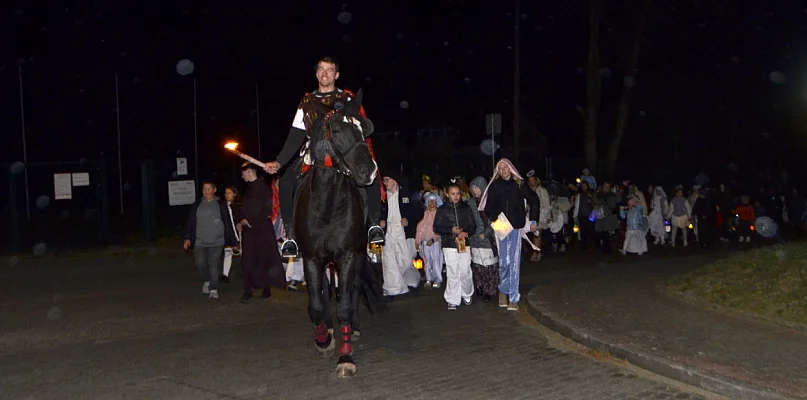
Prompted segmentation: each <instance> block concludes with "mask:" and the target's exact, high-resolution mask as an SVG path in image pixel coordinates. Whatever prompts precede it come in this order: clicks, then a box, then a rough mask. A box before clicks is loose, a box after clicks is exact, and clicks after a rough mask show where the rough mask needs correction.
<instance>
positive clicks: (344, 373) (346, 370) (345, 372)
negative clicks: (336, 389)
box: [336, 362, 356, 378]
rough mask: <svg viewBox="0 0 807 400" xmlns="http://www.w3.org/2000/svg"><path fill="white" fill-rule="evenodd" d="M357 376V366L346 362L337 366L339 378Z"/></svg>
mask: <svg viewBox="0 0 807 400" xmlns="http://www.w3.org/2000/svg"><path fill="white" fill-rule="evenodd" d="M353 376H356V364H353V363H352V362H344V363H339V364H337V365H336V377H337V378H350V377H353Z"/></svg>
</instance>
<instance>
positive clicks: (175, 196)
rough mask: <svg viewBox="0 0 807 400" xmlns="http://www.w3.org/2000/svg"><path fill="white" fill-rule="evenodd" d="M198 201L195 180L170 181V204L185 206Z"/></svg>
mask: <svg viewBox="0 0 807 400" xmlns="http://www.w3.org/2000/svg"><path fill="white" fill-rule="evenodd" d="M195 202H196V182H195V181H170V182H168V205H169V206H184V205H188V204H193V203H195Z"/></svg>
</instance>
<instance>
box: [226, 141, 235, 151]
mask: <svg viewBox="0 0 807 400" xmlns="http://www.w3.org/2000/svg"><path fill="white" fill-rule="evenodd" d="M224 148H225V149H227V150H230V151H235V149H237V148H238V143H236V142H227V144H225V145H224Z"/></svg>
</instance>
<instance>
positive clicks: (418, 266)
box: [412, 256, 423, 271]
mask: <svg viewBox="0 0 807 400" xmlns="http://www.w3.org/2000/svg"><path fill="white" fill-rule="evenodd" d="M412 266H413V267H415V269H416V270H418V271H420V270H422V269H423V259H422V258H420V256H417V257H415V258H414V259H413V260H412Z"/></svg>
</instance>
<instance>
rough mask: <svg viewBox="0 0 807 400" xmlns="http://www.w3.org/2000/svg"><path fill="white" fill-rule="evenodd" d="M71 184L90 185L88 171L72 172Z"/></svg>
mask: <svg viewBox="0 0 807 400" xmlns="http://www.w3.org/2000/svg"><path fill="white" fill-rule="evenodd" d="M73 186H90V173H89V172H75V173H73Z"/></svg>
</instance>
